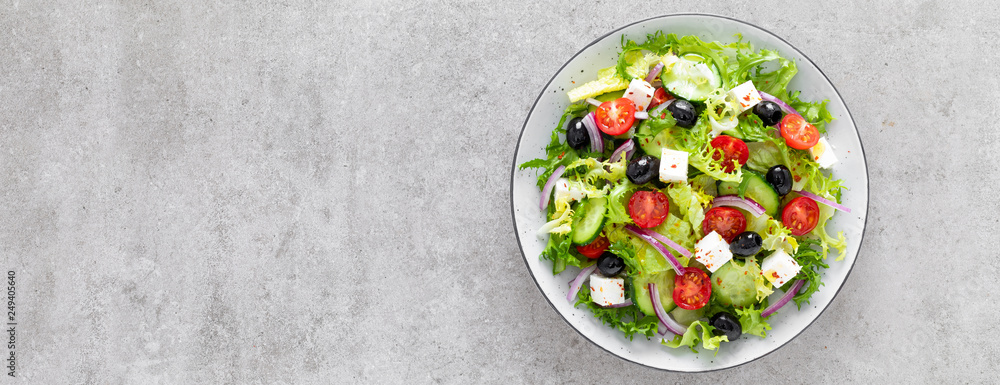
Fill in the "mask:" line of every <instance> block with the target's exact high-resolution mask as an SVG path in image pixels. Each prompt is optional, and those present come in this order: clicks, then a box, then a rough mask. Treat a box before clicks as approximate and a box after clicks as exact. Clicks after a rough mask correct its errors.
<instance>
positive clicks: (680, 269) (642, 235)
mask: <svg viewBox="0 0 1000 385" xmlns="http://www.w3.org/2000/svg"><path fill="white" fill-rule="evenodd" d="M625 230H627V231H628V232H630V233H632V235H635V236H637V237H639V239H642V240H643V241H646V243H648V244H650V245H651V246H653V248H654V249H656V251H659V252H660V255H663V258H664V259H666V260H667V262H669V263H670V266H672V267H673V268H674V272H676V273H677V275H684V266H683V265H681V262H680V261H678V260H677V258H675V257H674V255H673V254H670V252H669V251H667V248H666V247H663V245H661V244H660V242H657V241H656V238H655V237H654V236H652V235H650V232H649V231H647V230H643V229H640V228H638V227H635V226H632V225H626V226H625ZM653 232H655V231H653ZM664 238H666V237H664ZM671 243H673V242H671Z"/></svg>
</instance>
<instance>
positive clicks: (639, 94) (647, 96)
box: [623, 78, 656, 111]
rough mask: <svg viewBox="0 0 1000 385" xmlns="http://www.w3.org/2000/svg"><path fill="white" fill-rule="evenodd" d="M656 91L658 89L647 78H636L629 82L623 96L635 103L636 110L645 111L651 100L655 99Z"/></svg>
mask: <svg viewBox="0 0 1000 385" xmlns="http://www.w3.org/2000/svg"><path fill="white" fill-rule="evenodd" d="M655 92H656V89H655V88H653V86H651V85H650V84H649V83H647V82H646V81H645V80H642V79H638V78H636V79H632V82H631V83H629V84H628V89H626V90H625V95H623V97H624V98H626V99H628V100H631V101H632V102H633V103H635V110H636V111H645V110H646V107H647V106H649V102H650V101H652V100H653V93H655Z"/></svg>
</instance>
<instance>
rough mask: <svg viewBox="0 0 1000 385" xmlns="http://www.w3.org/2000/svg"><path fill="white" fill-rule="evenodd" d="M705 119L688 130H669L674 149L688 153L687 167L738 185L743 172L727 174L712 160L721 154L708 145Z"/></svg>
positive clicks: (708, 129)
mask: <svg viewBox="0 0 1000 385" xmlns="http://www.w3.org/2000/svg"><path fill="white" fill-rule="evenodd" d="M705 120H706V119H699V120H698V123H697V124H695V126H694V127H691V128H690V129H671V130H670V131H671V133H672V134H673V135H674V147H676V149H677V150H681V151H687V152H688V154H689V155H688V165H689V166H691V167H694V168H695V169H697V170H698V171H701V172H702V173H704V174H705V175H708V176H711V177H712V178H715V179H717V180H721V181H726V182H737V183H739V182H740V181H741V180H742V179H743V171H741V168H736V169H735V170H734V172H732V173H728V172H726V171H725V170H723V169H722V163H721V162H717V161H715V160H713V159H712V157H713V155H714V154H715V153H720V155H721V152H720V150H719V149H716V148H714V147H712V146H711V145H710V143H711V139H710V136H709V134H708V133H709V131H711V127H710V125H709V124H708V123H706V122H705Z"/></svg>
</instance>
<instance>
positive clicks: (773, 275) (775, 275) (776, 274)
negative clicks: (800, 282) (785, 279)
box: [771, 271, 781, 278]
mask: <svg viewBox="0 0 1000 385" xmlns="http://www.w3.org/2000/svg"><path fill="white" fill-rule="evenodd" d="M771 276H772V277H774V278H781V277H779V276H778V272H777V271H772V272H771Z"/></svg>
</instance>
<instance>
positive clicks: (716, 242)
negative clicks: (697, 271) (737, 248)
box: [694, 230, 733, 273]
mask: <svg viewBox="0 0 1000 385" xmlns="http://www.w3.org/2000/svg"><path fill="white" fill-rule="evenodd" d="M694 259H696V260H698V262H701V264H702V265H705V267H707V268H708V270H710V271H711V272H713V273H714V272H715V271H716V270H719V268H720V267H722V265H725V264H726V262H729V260H730V259H733V252H732V251H729V242H726V240H725V239H722V236H721V235H719V233H717V232H715V231H714V230H713V231H712V232H711V233H708V235H706V236H705V237H704V238H702V239H701V240H700V241H698V243H696V244H695V245H694Z"/></svg>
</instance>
